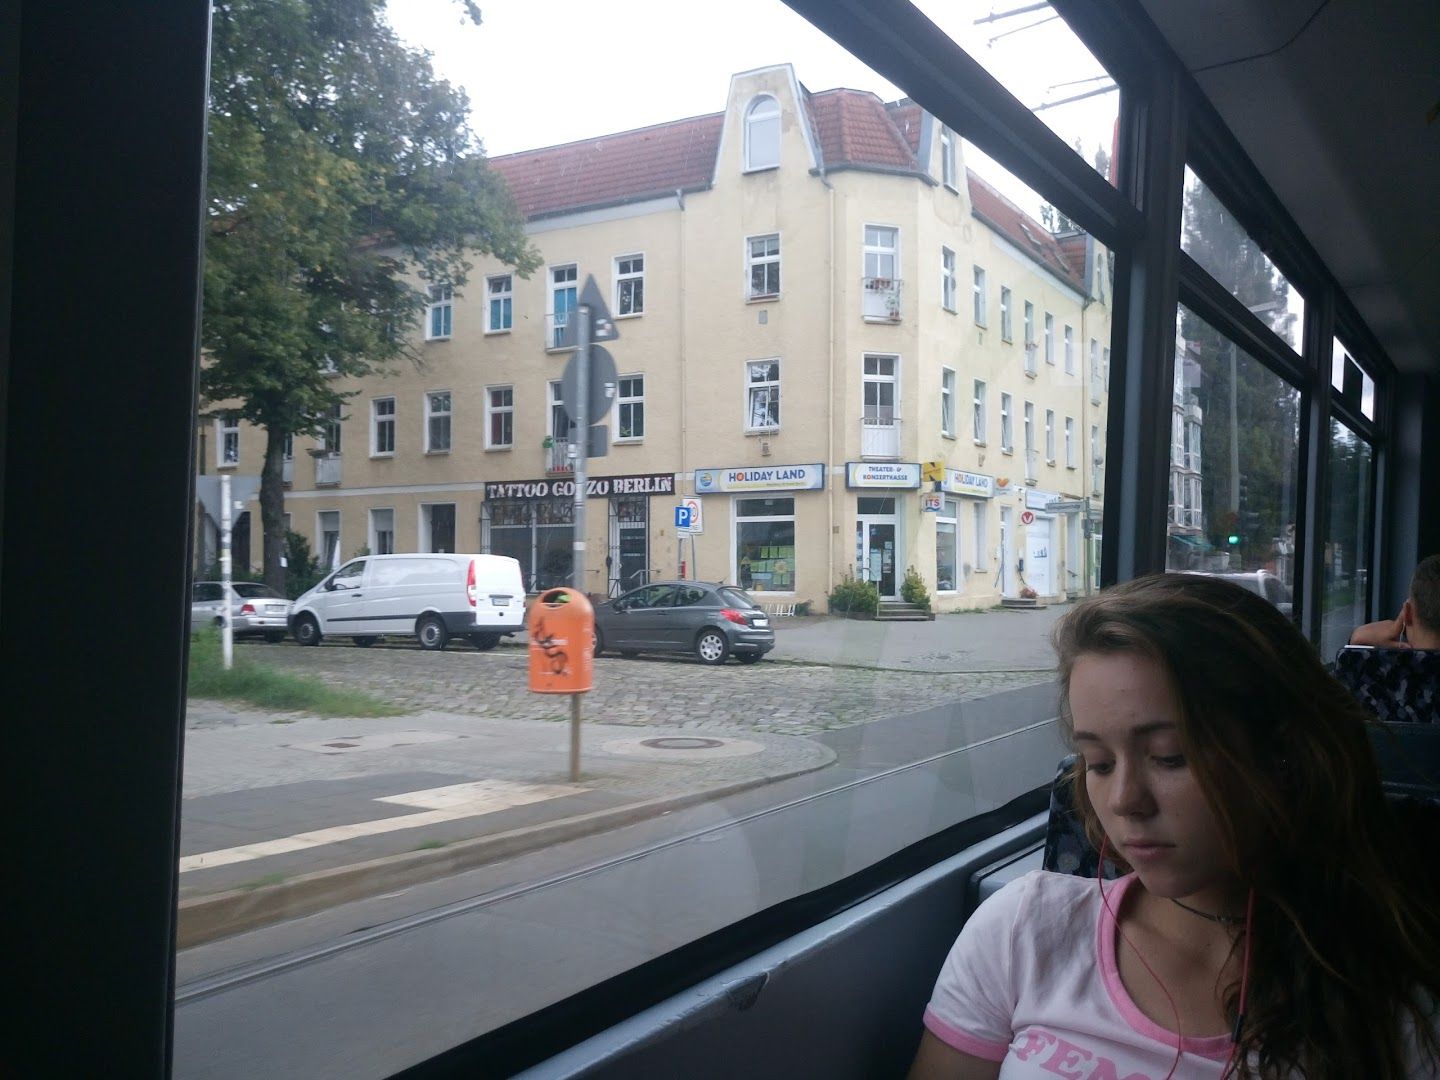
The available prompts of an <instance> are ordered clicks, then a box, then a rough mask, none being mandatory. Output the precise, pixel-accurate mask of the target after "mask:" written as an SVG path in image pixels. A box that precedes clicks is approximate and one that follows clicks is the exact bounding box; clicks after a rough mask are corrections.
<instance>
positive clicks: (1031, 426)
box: [1024, 401, 1035, 453]
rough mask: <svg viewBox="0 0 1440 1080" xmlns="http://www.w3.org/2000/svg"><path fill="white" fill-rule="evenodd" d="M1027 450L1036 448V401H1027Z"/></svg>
mask: <svg viewBox="0 0 1440 1080" xmlns="http://www.w3.org/2000/svg"><path fill="white" fill-rule="evenodd" d="M1024 415H1025V451H1026V453H1029V452H1030V451H1031V450H1034V449H1035V403H1034V402H1033V401H1027V402H1025V413H1024Z"/></svg>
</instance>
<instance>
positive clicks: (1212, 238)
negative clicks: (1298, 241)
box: [1180, 181, 1300, 567]
mask: <svg viewBox="0 0 1440 1080" xmlns="http://www.w3.org/2000/svg"><path fill="white" fill-rule="evenodd" d="M1185 203H1186V214H1185V250H1186V251H1187V252H1188V253H1189V254H1190V256H1191V257H1192V258H1194V259H1195V261H1196V262H1198V263H1199V264H1200V265H1201V266H1203V267H1204V268H1205V269H1206V270H1208V271H1209V272H1210V273H1211V274H1212V275H1213V276H1214V277H1215V278H1216V280H1218V281H1219V282H1220V284H1222V285H1223V286H1225V287H1226V288H1227V289H1229V290H1230V291H1231V292H1232V293H1233V294H1234V295H1235V297H1236V298H1237V299H1239V301H1240V302H1241V303H1242V304H1244V305H1245V306H1246V307H1248V308H1250V309H1251V310H1252V311H1254V312H1255V313H1256V314H1257V315H1258V316H1259V317H1260V318H1261V319H1262V320H1263V321H1265V322H1266V323H1267V324H1268V325H1269V326H1270V327H1271V329H1273V330H1274V331H1275V332H1276V333H1277V334H1279V335H1280V336H1281V337H1288V336H1289V334H1290V333H1291V330H1292V324H1293V323H1294V320H1295V316H1294V315H1293V314H1290V313H1289V312H1288V311H1287V310H1286V309H1287V291H1288V286H1287V284H1286V282H1285V280H1284V278H1282V277H1281V276H1280V275H1279V274H1278V273H1276V272H1275V271H1274V269H1273V268H1272V267H1271V265H1270V263H1269V261H1268V260H1267V259H1266V257H1265V254H1264V252H1262V251H1261V250H1260V247H1259V246H1258V245H1257V244H1256V243H1255V241H1254V240H1253V239H1252V238H1251V237H1250V236H1249V235H1248V234H1247V233H1246V232H1245V230H1244V229H1243V228H1242V227H1241V226H1240V225H1239V223H1238V222H1236V221H1235V219H1234V218H1233V217H1232V216H1231V215H1230V212H1229V211H1228V210H1226V209H1225V206H1224V205H1223V204H1222V203H1221V202H1220V200H1219V199H1217V198H1216V197H1215V196H1214V195H1213V194H1211V192H1210V190H1209V189H1208V188H1206V187H1205V186H1204V185H1203V184H1200V183H1199V182H1198V181H1197V182H1196V183H1195V184H1194V185H1192V186H1191V187H1190V188H1189V189H1188V190H1187V191H1186V192H1185ZM1180 334H1181V337H1182V338H1184V339H1185V341H1186V343H1187V344H1188V346H1189V348H1190V350H1191V352H1192V354H1193V355H1198V358H1199V361H1200V369H1201V375H1200V380H1199V386H1198V387H1197V388H1196V394H1197V397H1198V400H1199V404H1200V408H1201V417H1202V421H1203V425H1202V428H1201V436H1200V447H1201V480H1200V490H1201V501H1202V505H1203V507H1204V509H1205V515H1204V516H1205V522H1206V533H1207V536H1208V538H1209V541H1210V543H1211V544H1212V545H1213V546H1214V547H1215V548H1216V549H1217V550H1220V551H1229V550H1232V549H1231V548H1230V546H1229V544H1228V543H1227V540H1228V536H1229V535H1230V533H1231V532H1232V531H1233V532H1235V533H1236V534H1238V535H1239V536H1240V537H1241V544H1240V552H1239V554H1240V557H1241V561H1242V563H1243V564H1244V565H1245V566H1247V567H1249V566H1256V565H1259V564H1260V563H1263V562H1266V561H1268V560H1269V559H1270V558H1271V557H1272V556H1273V554H1274V545H1275V540H1276V538H1277V537H1281V536H1283V535H1284V534H1285V531H1286V526H1287V525H1291V524H1293V523H1294V511H1295V482H1296V478H1297V462H1298V451H1299V426H1298V425H1299V417H1300V395H1299V392H1298V391H1297V390H1295V389H1294V388H1293V387H1291V386H1290V385H1289V384H1287V383H1285V382H1284V381H1283V380H1282V379H1281V378H1280V377H1279V376H1278V375H1275V374H1274V373H1272V372H1271V371H1270V370H1269V369H1268V368H1266V367H1265V366H1264V365H1263V364H1261V363H1259V362H1258V361H1256V360H1255V359H1253V358H1252V357H1250V356H1249V355H1247V354H1246V353H1245V352H1244V351H1243V350H1241V349H1239V348H1238V347H1237V346H1235V344H1234V343H1233V342H1231V341H1230V340H1229V339H1228V338H1225V337H1224V336H1222V335H1221V334H1220V333H1219V332H1218V331H1217V330H1215V329H1214V328H1213V327H1212V326H1210V325H1209V324H1208V323H1206V322H1205V321H1204V320H1202V319H1200V318H1199V317H1198V316H1197V315H1195V314H1194V313H1193V312H1191V311H1190V310H1189V309H1187V308H1181V318H1180ZM1232 395H1233V403H1234V423H1233V425H1232V422H1231V403H1232ZM1232 440H1233V442H1232ZM1232 449H1233V450H1234V457H1235V460H1236V461H1237V462H1238V468H1235V469H1232V466H1231V460H1232Z"/></svg>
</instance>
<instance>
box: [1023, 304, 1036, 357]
mask: <svg viewBox="0 0 1440 1080" xmlns="http://www.w3.org/2000/svg"><path fill="white" fill-rule="evenodd" d="M1024 329H1025V347H1026V348H1027V349H1033V348H1034V347H1035V344H1036V343H1035V305H1034V304H1032V303H1031V302H1030V301H1029V300H1026V301H1025V325H1024Z"/></svg>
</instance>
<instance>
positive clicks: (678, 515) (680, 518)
mask: <svg viewBox="0 0 1440 1080" xmlns="http://www.w3.org/2000/svg"><path fill="white" fill-rule="evenodd" d="M675 528H677V529H688V528H690V507H688V506H677V507H675Z"/></svg>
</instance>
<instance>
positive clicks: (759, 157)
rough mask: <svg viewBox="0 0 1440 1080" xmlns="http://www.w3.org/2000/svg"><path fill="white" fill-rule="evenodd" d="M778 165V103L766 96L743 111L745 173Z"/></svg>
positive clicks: (758, 98) (759, 98)
mask: <svg viewBox="0 0 1440 1080" xmlns="http://www.w3.org/2000/svg"><path fill="white" fill-rule="evenodd" d="M779 164H780V103H779V102H777V101H776V100H775V99H774V98H773V97H770V96H769V95H768V94H767V95H763V96H761V97H757V98H756V99H755V100H754V101H752V102H751V103H750V107H749V108H748V109H746V110H745V171H746V172H753V171H754V170H756V169H773V168H775V167H776V166H778V165H779Z"/></svg>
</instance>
